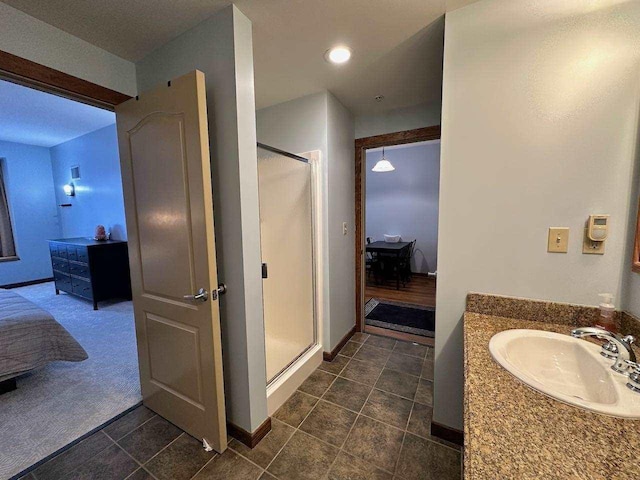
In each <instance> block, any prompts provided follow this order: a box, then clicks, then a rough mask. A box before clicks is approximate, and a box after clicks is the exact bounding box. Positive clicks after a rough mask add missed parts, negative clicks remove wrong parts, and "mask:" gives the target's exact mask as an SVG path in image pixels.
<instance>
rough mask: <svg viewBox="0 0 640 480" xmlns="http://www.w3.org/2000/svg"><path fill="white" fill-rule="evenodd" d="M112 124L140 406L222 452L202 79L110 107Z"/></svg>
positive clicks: (194, 75) (196, 75) (196, 76)
mask: <svg viewBox="0 0 640 480" xmlns="http://www.w3.org/2000/svg"><path fill="white" fill-rule="evenodd" d="M116 119H117V126H118V142H119V147H120V161H121V166H122V178H123V186H124V197H125V210H126V217H127V230H128V236H129V257H130V263H131V280H132V287H133V306H134V313H135V322H136V335H137V341H138V358H139V363H140V380H141V385H142V396H143V399H144V404H145V405H146V406H148V407H149V408H150V409H152V410H154V411H155V412H157V413H158V414H159V415H161V416H163V417H165V418H166V419H167V420H169V421H171V422H172V423H174V424H175V425H177V426H178V427H180V428H182V429H183V430H185V431H186V432H187V433H189V434H191V435H193V436H194V437H196V438H199V439H203V440H206V442H207V443H208V444H209V445H210V446H211V447H213V448H214V449H215V450H217V451H223V450H224V449H225V448H226V424H225V408H224V390H223V377H222V348H221V339H220V316H219V310H218V302H217V285H218V282H217V273H216V256H215V236H214V225H213V201H212V191H211V169H210V163H209V162H210V159H209V141H208V131H207V116H206V103H205V82H204V74H203V73H202V72H198V71H194V72H191V73H189V74H187V75H184V76H182V77H180V78H177V79H175V80H173V81H171V82H169V83H168V84H166V85H162V86H160V87H158V88H156V89H155V90H152V91H150V92H147V93H142V94H140V96H139V97H136V98H135V99H131V100H129V101H127V102H125V103H123V104H121V105H118V106H117V107H116ZM198 292H202V294H201V295H198Z"/></svg>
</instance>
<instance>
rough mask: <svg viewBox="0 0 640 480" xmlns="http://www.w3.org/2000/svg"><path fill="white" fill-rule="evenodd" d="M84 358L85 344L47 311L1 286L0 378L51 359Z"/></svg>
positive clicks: (22, 371) (35, 366)
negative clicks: (80, 342) (83, 346)
mask: <svg viewBox="0 0 640 480" xmlns="http://www.w3.org/2000/svg"><path fill="white" fill-rule="evenodd" d="M87 358H88V355H87V352H86V351H85V350H84V348H82V346H81V345H80V344H79V343H78V342H77V341H76V340H75V339H74V338H73V337H72V336H71V334H70V333H69V332H67V330H65V328H64V327H63V326H62V325H60V324H59V323H58V322H56V321H55V319H54V318H53V317H52V316H51V314H50V313H49V312H47V311H45V310H43V309H42V308H40V307H38V306H37V305H36V304H34V303H32V302H30V301H29V300H27V299H25V298H24V297H22V296H20V295H18V294H17V293H13V292H11V291H9V290H3V289H0V381H2V380H6V379H8V378H11V377H15V376H16V375H19V374H21V373H24V372H26V371H29V370H32V369H34V368H38V367H42V366H44V365H45V364H47V363H48V362H52V361H54V360H65V361H68V362H81V361H83V360H86V359H87Z"/></svg>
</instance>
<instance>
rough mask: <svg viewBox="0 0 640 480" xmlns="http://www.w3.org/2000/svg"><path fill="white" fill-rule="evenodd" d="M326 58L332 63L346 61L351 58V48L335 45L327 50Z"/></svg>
mask: <svg viewBox="0 0 640 480" xmlns="http://www.w3.org/2000/svg"><path fill="white" fill-rule="evenodd" d="M324 58H325V59H326V60H327V61H329V62H331V63H338V64H340V63H345V62H348V61H349V59H350V58H351V50H350V49H349V48H347V47H334V48H332V49H330V50H327V52H326V53H325V54H324Z"/></svg>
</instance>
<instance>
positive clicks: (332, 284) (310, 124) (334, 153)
mask: <svg viewBox="0 0 640 480" xmlns="http://www.w3.org/2000/svg"><path fill="white" fill-rule="evenodd" d="M256 118H257V125H258V141H259V142H261V143H264V144H267V145H270V146H273V147H276V148H280V149H282V150H285V151H289V152H293V153H301V152H308V151H313V150H320V151H321V153H322V161H321V164H322V168H323V171H322V172H321V176H322V181H321V183H322V187H321V191H322V194H321V200H320V201H321V202H322V204H323V206H322V211H323V215H324V218H323V220H322V222H323V226H324V227H325V228H324V231H323V232H321V235H322V245H327V246H328V248H324V249H323V258H322V270H323V271H322V272H321V275H322V286H323V298H324V302H323V306H322V318H321V319H320V320H321V321H322V322H323V323H322V325H323V329H322V335H323V348H324V350H325V351H331V350H332V349H333V348H334V347H335V346H336V345H337V343H338V342H339V341H340V340H341V339H342V337H343V336H344V335H345V334H346V333H347V331H349V329H350V328H351V327H353V325H354V324H355V303H354V294H353V292H354V288H355V287H354V281H355V280H354V271H355V270H354V269H355V263H354V262H355V260H354V249H353V245H354V239H353V235H354V233H355V232H354V229H355V224H354V222H355V210H354V205H353V202H354V195H355V193H354V179H353V176H354V167H353V162H354V160H353V158H354V141H353V139H354V131H353V128H354V127H353V117H352V116H351V114H350V113H349V112H348V111H347V110H346V109H345V108H344V107H343V106H342V105H341V104H340V103H339V102H338V100H337V99H336V98H335V97H334V96H333V95H332V94H331V93H329V92H326V91H324V92H320V93H317V94H313V95H307V96H305V97H301V98H298V99H295V100H291V101H289V102H285V103H281V104H278V105H274V106H271V107H268V108H264V109H261V110H259V111H258V112H257V115H256ZM343 222H347V227H348V232H347V235H342V223H343Z"/></svg>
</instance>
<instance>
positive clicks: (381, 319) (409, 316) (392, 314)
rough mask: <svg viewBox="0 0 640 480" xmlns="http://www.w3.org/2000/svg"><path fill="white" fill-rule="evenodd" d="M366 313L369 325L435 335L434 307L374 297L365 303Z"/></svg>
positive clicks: (430, 335) (428, 335)
mask: <svg viewBox="0 0 640 480" xmlns="http://www.w3.org/2000/svg"><path fill="white" fill-rule="evenodd" d="M364 313H365V322H366V324H367V325H371V326H374V327H381V328H386V329H388V330H396V331H398V332H405V333H413V334H414V335H422V336H423V337H432V338H433V337H435V329H436V310H435V308H433V307H423V306H419V305H410V304H406V303H399V302H391V301H388V300H378V299H376V298H372V299H370V300H369V301H368V302H367V304H366V305H365V310H364Z"/></svg>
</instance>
